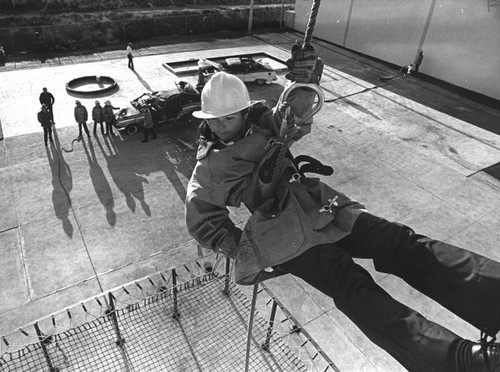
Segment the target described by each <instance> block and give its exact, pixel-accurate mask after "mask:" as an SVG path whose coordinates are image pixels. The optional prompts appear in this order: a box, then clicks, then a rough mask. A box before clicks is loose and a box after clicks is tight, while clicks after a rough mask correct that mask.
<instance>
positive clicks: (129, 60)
mask: <svg viewBox="0 0 500 372" xmlns="http://www.w3.org/2000/svg"><path fill="white" fill-rule="evenodd" d="M127 58H128V67H129V68H131V69H132V70H133V69H134V57H133V56H132V54H127Z"/></svg>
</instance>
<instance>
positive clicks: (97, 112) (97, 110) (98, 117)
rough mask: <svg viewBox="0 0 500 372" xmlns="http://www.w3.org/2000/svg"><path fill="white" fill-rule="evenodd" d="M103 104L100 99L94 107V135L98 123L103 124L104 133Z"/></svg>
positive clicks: (102, 131)
mask: <svg viewBox="0 0 500 372" xmlns="http://www.w3.org/2000/svg"><path fill="white" fill-rule="evenodd" d="M103 117H104V115H103V112H102V106H101V103H100V102H99V101H95V106H94V107H93V108H92V120H94V135H95V134H96V130H97V124H99V125H100V126H101V133H102V134H103V135H104V126H103V125H102V121H103Z"/></svg>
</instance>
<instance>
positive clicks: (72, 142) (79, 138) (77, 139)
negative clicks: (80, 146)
mask: <svg viewBox="0 0 500 372" xmlns="http://www.w3.org/2000/svg"><path fill="white" fill-rule="evenodd" d="M81 140H82V137H76V138H75V139H73V141H71V148H70V149H69V150H67V149H65V148H64V146H63V145H61V148H62V150H63V151H65V152H72V151H73V150H74V149H73V146H74V144H75V142H80V141H81Z"/></svg>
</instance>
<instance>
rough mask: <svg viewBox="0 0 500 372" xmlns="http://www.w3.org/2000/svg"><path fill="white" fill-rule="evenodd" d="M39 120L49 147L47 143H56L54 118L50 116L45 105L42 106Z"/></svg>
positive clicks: (38, 116)
mask: <svg viewBox="0 0 500 372" xmlns="http://www.w3.org/2000/svg"><path fill="white" fill-rule="evenodd" d="M37 118H38V122H39V123H40V125H41V126H42V128H43V140H44V142H45V146H47V145H48V143H47V141H50V142H54V140H53V139H52V125H53V123H52V116H51V115H50V112H49V109H48V107H47V105H46V104H45V103H43V104H42V107H41V110H40V112H39V113H38V115H37Z"/></svg>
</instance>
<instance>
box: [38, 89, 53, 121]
mask: <svg viewBox="0 0 500 372" xmlns="http://www.w3.org/2000/svg"><path fill="white" fill-rule="evenodd" d="M39 100H40V104H42V105H46V106H47V109H48V110H49V113H50V117H51V119H52V124H55V122H54V112H53V111H52V106H53V105H54V102H55V101H56V100H55V99H54V96H53V95H52V93H50V92H49V91H48V90H47V88H43V92H42V93H40V98H39Z"/></svg>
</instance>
